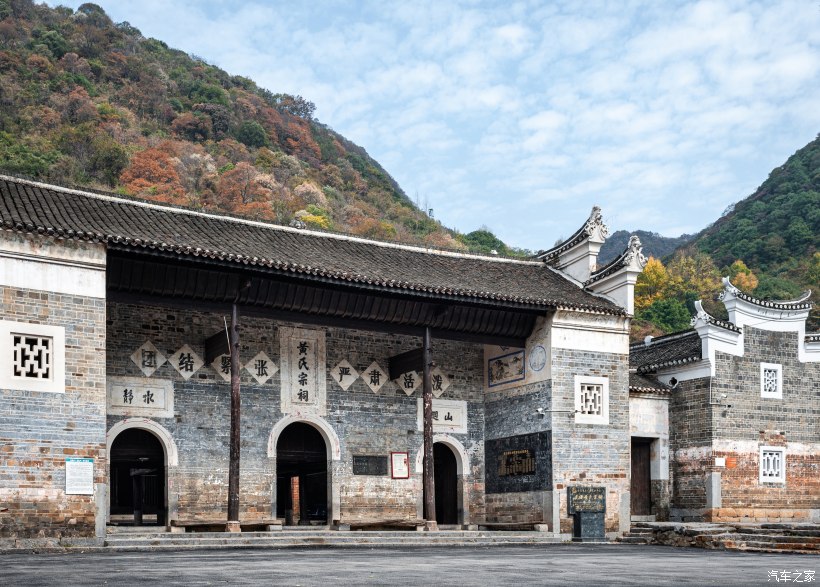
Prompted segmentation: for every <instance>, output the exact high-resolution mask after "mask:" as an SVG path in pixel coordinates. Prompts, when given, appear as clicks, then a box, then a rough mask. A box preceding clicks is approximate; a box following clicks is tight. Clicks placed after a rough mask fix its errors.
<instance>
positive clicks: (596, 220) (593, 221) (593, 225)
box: [584, 206, 609, 240]
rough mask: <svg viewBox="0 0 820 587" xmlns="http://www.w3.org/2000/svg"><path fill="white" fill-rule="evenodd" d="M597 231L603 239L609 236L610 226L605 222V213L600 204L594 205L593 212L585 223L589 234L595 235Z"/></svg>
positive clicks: (585, 229)
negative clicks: (602, 211)
mask: <svg viewBox="0 0 820 587" xmlns="http://www.w3.org/2000/svg"><path fill="white" fill-rule="evenodd" d="M596 231H597V233H598V237H599V238H600V239H601V240H606V238H607V237H608V236H609V228H608V227H607V225H606V224H604V217H603V214H601V207H600V206H593V207H592V212H590V214H589V219H588V220H587V223H586V225H584V232H586V233H587V234H588V235H589V236H594V235H595V233H596Z"/></svg>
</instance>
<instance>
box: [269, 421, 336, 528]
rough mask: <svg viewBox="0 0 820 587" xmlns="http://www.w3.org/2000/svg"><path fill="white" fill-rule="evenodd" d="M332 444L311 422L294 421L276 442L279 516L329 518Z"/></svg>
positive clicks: (305, 520)
mask: <svg viewBox="0 0 820 587" xmlns="http://www.w3.org/2000/svg"><path fill="white" fill-rule="evenodd" d="M327 455H328V448H327V445H326V444H325V439H324V438H323V437H322V434H321V433H320V432H319V431H318V430H317V429H316V428H314V427H313V426H311V425H310V424H306V423H304V422H294V423H292V424H289V425H288V426H287V427H286V428H285V429H284V430H282V432H281V434H280V435H279V439H278V441H277V443H276V517H277V518H279V519H283V520H285V521H286V523H287V524H299V525H308V524H311V523H319V524H326V523H327V522H328V515H327V514H328V512H327V508H328V495H327V488H328V483H327V474H328V471H327V465H328V456H327Z"/></svg>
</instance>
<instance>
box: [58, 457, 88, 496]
mask: <svg viewBox="0 0 820 587" xmlns="http://www.w3.org/2000/svg"><path fill="white" fill-rule="evenodd" d="M65 493H66V495H94V459H76V458H68V459H66V460H65Z"/></svg>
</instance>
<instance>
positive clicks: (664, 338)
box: [629, 328, 698, 350]
mask: <svg viewBox="0 0 820 587" xmlns="http://www.w3.org/2000/svg"><path fill="white" fill-rule="evenodd" d="M697 333H698V331H697V330H695V329H694V328H688V329H686V330H681V331H679V332H670V333H669V334H662V335H661V336H653V337H652V340H651V341H650V343H649V344H648V345H647V344H646V343H645V342H643V341H638V342H633V343H631V344H630V345H629V349H630V350H632V349H633V347H634V348H649V347H650V346H654V345H655V344H658V343H666V342H671V341H673V340H679V339H681V338H686V337H687V336H691V335H693V334H695V335H696V334H697Z"/></svg>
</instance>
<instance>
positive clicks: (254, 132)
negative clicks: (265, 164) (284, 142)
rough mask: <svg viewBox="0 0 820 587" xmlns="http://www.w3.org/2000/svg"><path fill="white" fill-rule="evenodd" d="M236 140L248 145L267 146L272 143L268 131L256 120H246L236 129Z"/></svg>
mask: <svg viewBox="0 0 820 587" xmlns="http://www.w3.org/2000/svg"><path fill="white" fill-rule="evenodd" d="M236 140H237V141H239V142H240V143H243V144H244V145H247V146H248V147H257V148H258V147H267V146H269V145H270V141H269V140H268V133H266V132H265V129H264V128H262V125H261V124H259V123H258V122H256V121H255V120H246V121H245V122H243V123H242V124H241V125H240V127H239V128H238V129H237V131H236Z"/></svg>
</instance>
